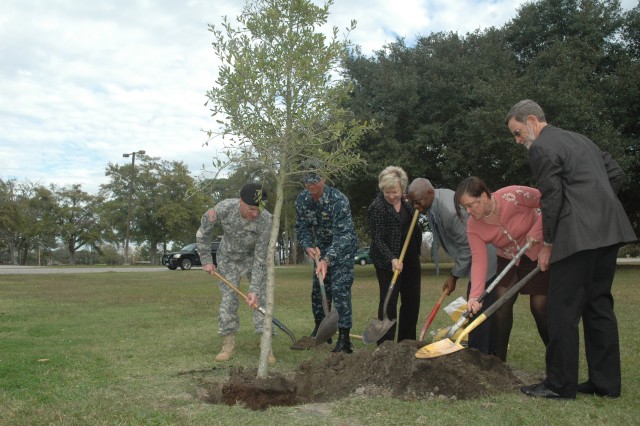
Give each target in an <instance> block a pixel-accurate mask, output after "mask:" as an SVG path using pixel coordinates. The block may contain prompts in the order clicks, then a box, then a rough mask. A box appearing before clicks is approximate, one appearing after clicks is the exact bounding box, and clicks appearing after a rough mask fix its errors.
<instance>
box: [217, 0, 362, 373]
mask: <svg viewBox="0 0 640 426" xmlns="http://www.w3.org/2000/svg"><path fill="white" fill-rule="evenodd" d="M332 4H333V2H332V0H328V1H327V2H326V3H325V4H324V5H323V6H316V5H314V4H313V3H312V2H311V1H308V0H253V1H249V2H248V3H247V4H246V5H245V7H244V9H243V12H242V14H241V15H240V16H238V17H237V19H236V20H237V24H238V27H234V26H233V25H232V23H231V22H229V21H228V19H227V18H226V17H224V18H223V22H222V24H221V28H217V27H216V26H214V25H209V31H211V32H212V33H213V36H214V41H213V43H212V45H213V49H214V52H215V54H216V56H217V57H218V59H219V60H220V61H221V65H220V67H219V69H218V78H217V80H216V84H215V86H214V87H213V88H212V89H211V90H210V91H209V92H207V97H208V99H209V100H208V101H207V104H208V105H210V108H211V112H212V116H213V117H215V118H216V120H217V123H218V124H219V128H218V129H217V130H215V131H210V132H209V137H213V136H214V135H215V136H222V137H223V139H225V140H226V141H227V142H226V148H227V151H226V153H227V155H228V156H229V158H230V161H231V162H232V163H235V164H240V163H243V162H246V161H250V160H253V161H259V162H260V163H261V164H263V165H264V178H265V180H266V179H267V178H268V177H269V178H270V180H271V181H272V182H274V183H275V196H276V200H275V205H274V211H273V227H272V230H271V239H270V242H269V249H268V256H267V259H268V261H267V277H268V278H267V290H266V293H267V294H266V304H267V306H266V307H265V310H266V312H267V315H266V318H265V323H264V332H263V334H262V342H261V344H262V349H261V353H260V362H259V365H258V377H260V378H265V377H266V376H267V356H268V353H269V348H270V347H271V318H272V315H273V305H274V272H275V270H274V263H273V259H274V255H275V248H276V242H277V240H278V234H279V227H280V216H281V212H282V204H283V200H284V190H285V185H287V184H289V183H291V182H292V181H293V180H294V179H296V178H299V177H300V176H301V175H302V174H304V173H305V172H307V170H304V166H302V164H303V161H304V160H305V159H307V158H308V157H316V158H318V159H320V160H321V161H323V163H324V165H325V166H326V169H325V170H323V172H325V173H327V174H328V175H329V176H331V175H334V176H335V175H338V174H340V173H345V172H348V171H349V170H351V169H352V168H353V167H354V166H355V165H357V164H358V163H360V162H361V159H360V157H359V156H358V155H357V154H356V153H355V147H356V145H357V143H358V141H359V140H360V138H361V137H362V135H363V134H364V133H365V132H366V131H368V130H369V129H370V128H371V127H372V126H371V124H368V123H366V122H359V121H357V120H355V119H354V117H353V116H352V114H351V113H350V111H349V110H347V109H346V108H344V107H343V105H344V104H345V100H346V99H347V97H348V95H349V91H350V86H349V84H348V83H347V82H346V81H344V80H342V79H339V76H340V74H339V73H340V65H341V61H342V60H343V59H344V58H345V57H346V53H347V49H348V47H349V42H348V40H346V39H345V40H343V41H339V40H338V29H337V28H335V27H334V28H333V30H332V33H331V35H330V36H329V37H327V36H326V35H325V34H323V33H321V32H318V29H319V28H321V27H322V26H323V25H325V24H326V23H327V17H328V15H329V7H330V6H331V5H332ZM353 28H355V21H352V22H351V25H350V28H348V30H349V31H350V30H352V29H353ZM334 79H335V80H334Z"/></svg>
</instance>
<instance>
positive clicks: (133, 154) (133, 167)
mask: <svg viewBox="0 0 640 426" xmlns="http://www.w3.org/2000/svg"><path fill="white" fill-rule="evenodd" d="M145 152H146V151H144V150H142V149H141V150H139V151H138V152H130V153H129V152H128V153H126V154H122V156H123V157H125V158H126V157H129V156H131V179H130V180H129V206H128V208H127V236H126V240H125V243H124V262H125V264H126V265H129V264H130V263H131V262H129V236H130V234H131V203H132V202H133V192H134V191H135V187H134V186H133V181H134V180H135V177H136V154H140V155H142V154H144V153H145Z"/></svg>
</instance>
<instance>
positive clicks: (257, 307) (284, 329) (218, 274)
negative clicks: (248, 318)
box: [213, 271, 296, 343]
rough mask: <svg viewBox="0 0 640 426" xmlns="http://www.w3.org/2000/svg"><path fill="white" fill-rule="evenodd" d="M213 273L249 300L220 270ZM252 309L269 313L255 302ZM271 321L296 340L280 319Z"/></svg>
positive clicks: (272, 318) (263, 313)
mask: <svg viewBox="0 0 640 426" xmlns="http://www.w3.org/2000/svg"><path fill="white" fill-rule="evenodd" d="M213 275H215V276H216V277H218V278H220V279H221V280H222V282H223V283H225V284H226V285H228V286H229V288H230V289H231V290H233V291H235V292H236V293H237V294H238V295H239V296H242V298H243V299H244V300H247V296H245V295H244V294H243V293H242V292H241V291H240V290H238V287H236V286H234V285H233V284H231V283H230V282H229V280H227V279H226V278H225V277H223V276H222V275H220V273H219V272H218V271H213ZM251 308H252V309H256V310H257V311H258V312H260V313H261V314H262V315H264V316H267V313H266V312H265V310H264V308H263V307H262V306H260V305H258V304H257V303H254V304H253V305H252V306H251ZM271 322H272V323H274V324H275V325H276V327H278V328H279V329H280V330H282V331H284V332H285V333H286V334H287V335H288V336H289V337H290V338H291V340H292V341H293V343H295V342H296V336H294V335H293V333H292V332H291V330H289V329H288V328H287V327H286V326H285V325H284V324H283V323H281V322H280V321H278V319H277V318H276V317H274V316H272V317H271Z"/></svg>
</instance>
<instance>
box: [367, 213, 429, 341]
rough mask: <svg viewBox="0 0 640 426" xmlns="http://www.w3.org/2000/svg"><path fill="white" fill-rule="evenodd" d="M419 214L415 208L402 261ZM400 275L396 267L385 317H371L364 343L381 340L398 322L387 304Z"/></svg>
mask: <svg viewBox="0 0 640 426" xmlns="http://www.w3.org/2000/svg"><path fill="white" fill-rule="evenodd" d="M419 215H420V212H419V211H418V210H415V211H414V213H413V219H411V226H409V232H408V233H407V238H405V241H404V245H403V246H402V251H401V252H400V257H399V258H398V260H399V261H400V262H402V260H403V259H404V255H405V253H406V252H407V247H408V246H409V241H411V235H412V234H413V228H414V227H415V226H416V221H417V220H418V216H419ZM398 275H400V271H399V270H397V269H396V270H395V272H394V273H393V277H392V278H391V285H390V286H389V289H388V290H387V296H386V297H385V298H384V305H383V307H382V318H383V319H382V320H379V319H378V318H371V321H370V322H369V325H368V326H367V328H365V329H364V331H363V332H362V343H364V344H365V345H368V344H371V343H373V342H377V341H378V340H380V339H381V338H382V336H384V335H385V334H386V333H387V331H389V329H390V328H391V327H393V324H395V323H396V320H395V319H394V320H390V319H389V317H387V305H388V304H389V299H390V298H391V293H393V288H394V287H395V285H396V280H397V279H398Z"/></svg>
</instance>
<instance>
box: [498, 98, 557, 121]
mask: <svg viewBox="0 0 640 426" xmlns="http://www.w3.org/2000/svg"><path fill="white" fill-rule="evenodd" d="M530 115H533V116H534V117H535V118H537V119H538V121H540V122H541V123H546V122H547V119H546V118H545V117H544V112H543V111H542V108H540V105H538V104H537V103H535V102H534V101H532V100H530V99H525V100H523V101H520V102H518V103H517V104H515V105H514V106H512V107H511V109H510V110H509V113H508V114H507V116H506V117H505V119H504V124H506V125H509V120H511V119H512V118H515V120H516V121H517V122H518V123H524V122H525V121H527V117H528V116H530Z"/></svg>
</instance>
